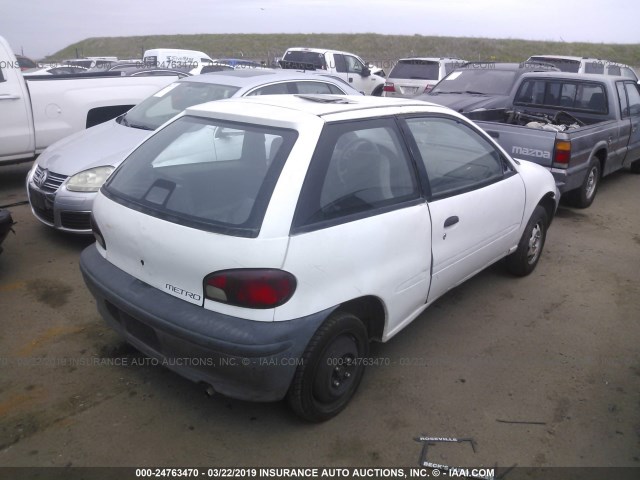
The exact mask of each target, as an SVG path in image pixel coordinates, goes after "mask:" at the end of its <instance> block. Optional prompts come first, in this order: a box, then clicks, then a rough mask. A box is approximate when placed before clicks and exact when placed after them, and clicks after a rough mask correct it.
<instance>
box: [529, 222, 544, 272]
mask: <svg viewBox="0 0 640 480" xmlns="http://www.w3.org/2000/svg"><path fill="white" fill-rule="evenodd" d="M541 248H542V225H541V224H540V222H538V223H536V225H535V226H534V227H533V229H532V230H531V236H530V237H529V247H528V248H527V262H528V263H529V265H531V264H533V263H534V262H535V261H536V260H537V259H538V257H539V256H540V250H541Z"/></svg>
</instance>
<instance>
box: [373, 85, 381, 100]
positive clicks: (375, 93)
mask: <svg viewBox="0 0 640 480" xmlns="http://www.w3.org/2000/svg"><path fill="white" fill-rule="evenodd" d="M371 96H372V97H381V96H382V85H378V86H377V87H376V88H375V89H374V90H373V92H371Z"/></svg>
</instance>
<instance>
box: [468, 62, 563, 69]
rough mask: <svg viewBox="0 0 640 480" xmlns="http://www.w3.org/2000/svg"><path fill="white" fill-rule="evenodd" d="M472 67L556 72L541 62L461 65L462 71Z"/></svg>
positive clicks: (470, 63) (550, 66)
mask: <svg viewBox="0 0 640 480" xmlns="http://www.w3.org/2000/svg"><path fill="white" fill-rule="evenodd" d="M474 65H477V66H478V70H481V69H483V68H484V69H486V70H516V71H527V70H535V69H536V68H539V69H540V70H544V71H547V70H557V68H556V67H554V66H553V65H551V64H545V63H543V62H535V61H533V62H521V63H515V62H482V61H478V62H466V63H465V64H464V65H462V67H461V68H462V69H469V68H470V67H473V66H474Z"/></svg>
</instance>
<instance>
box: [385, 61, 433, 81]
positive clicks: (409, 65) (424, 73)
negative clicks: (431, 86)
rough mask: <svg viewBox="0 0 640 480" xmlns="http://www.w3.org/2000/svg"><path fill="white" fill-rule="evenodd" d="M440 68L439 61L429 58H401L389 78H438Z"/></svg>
mask: <svg viewBox="0 0 640 480" xmlns="http://www.w3.org/2000/svg"><path fill="white" fill-rule="evenodd" d="M438 70H439V65H438V62H433V61H429V60H400V61H399V62H398V63H396V65H395V67H393V69H392V70H391V73H390V74H389V78H402V79H405V80H438Z"/></svg>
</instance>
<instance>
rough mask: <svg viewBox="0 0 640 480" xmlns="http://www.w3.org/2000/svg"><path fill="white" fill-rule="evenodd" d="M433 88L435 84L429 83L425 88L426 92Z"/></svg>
mask: <svg viewBox="0 0 640 480" xmlns="http://www.w3.org/2000/svg"><path fill="white" fill-rule="evenodd" d="M432 88H433V85H427V86H426V87H425V89H424V93H429V92H430V91H431V89H432Z"/></svg>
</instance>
